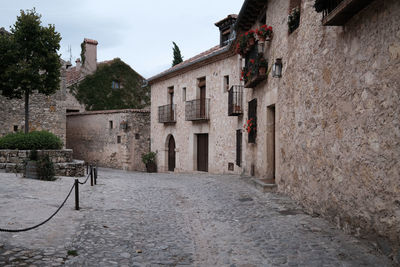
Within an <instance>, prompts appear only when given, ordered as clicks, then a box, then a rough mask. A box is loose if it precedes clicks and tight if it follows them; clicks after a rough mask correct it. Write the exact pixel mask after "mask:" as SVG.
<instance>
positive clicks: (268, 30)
mask: <svg viewBox="0 0 400 267" xmlns="http://www.w3.org/2000/svg"><path fill="white" fill-rule="evenodd" d="M272 33H273V32H272V27H271V26H268V25H266V24H264V25H262V26H261V27H260V29H257V36H258V41H259V42H260V43H264V42H265V41H270V40H271V38H272Z"/></svg>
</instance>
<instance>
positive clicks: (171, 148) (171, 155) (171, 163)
mask: <svg viewBox="0 0 400 267" xmlns="http://www.w3.org/2000/svg"><path fill="white" fill-rule="evenodd" d="M174 169H175V139H174V137H173V136H171V137H170V138H169V141H168V171H171V172H173V171H174Z"/></svg>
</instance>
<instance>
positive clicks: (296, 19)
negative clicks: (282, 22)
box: [288, 0, 301, 34]
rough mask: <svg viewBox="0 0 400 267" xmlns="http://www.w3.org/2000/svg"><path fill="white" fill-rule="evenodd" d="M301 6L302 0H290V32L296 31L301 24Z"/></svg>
mask: <svg viewBox="0 0 400 267" xmlns="http://www.w3.org/2000/svg"><path fill="white" fill-rule="evenodd" d="M300 6H301V0H290V4H289V15H288V27H289V34H291V33H292V32H294V31H295V30H296V29H297V28H298V27H299V25H300Z"/></svg>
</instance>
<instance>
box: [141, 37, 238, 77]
mask: <svg viewBox="0 0 400 267" xmlns="http://www.w3.org/2000/svg"><path fill="white" fill-rule="evenodd" d="M229 49H230V45H227V46H223V47H221V46H219V45H217V46H214V47H212V48H210V49H208V50H206V51H204V52H202V53H200V54H198V55H196V56H194V57H192V58H189V59H187V60H185V61H183V62H181V63H179V64H178V65H175V66H173V67H172V68H169V69H167V70H165V71H163V72H161V73H159V74H157V75H155V76H153V77H151V78H149V79H148V81H149V82H150V83H151V82H152V81H154V80H156V79H158V78H161V77H163V76H165V75H167V74H170V73H173V72H176V71H178V70H182V69H184V68H186V67H188V66H191V65H193V64H195V63H197V62H201V61H203V60H206V59H208V58H210V57H213V56H216V55H219V54H220V53H222V52H225V51H228V50H229Z"/></svg>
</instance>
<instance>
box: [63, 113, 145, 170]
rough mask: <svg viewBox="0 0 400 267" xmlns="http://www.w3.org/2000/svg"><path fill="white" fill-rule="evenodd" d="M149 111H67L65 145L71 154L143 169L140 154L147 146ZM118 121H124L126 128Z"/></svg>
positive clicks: (106, 164)
mask: <svg viewBox="0 0 400 267" xmlns="http://www.w3.org/2000/svg"><path fill="white" fill-rule="evenodd" d="M149 113H150V112H149V111H146V110H133V109H127V110H110V111H91V112H84V113H79V114H77V113H72V114H68V115H67V147H68V148H71V149H73V151H74V154H73V155H74V158H77V159H82V160H85V161H87V162H90V163H95V162H96V163H97V164H98V165H99V166H102V167H109V168H118V169H124V170H134V171H144V170H145V166H144V164H143V163H142V158H141V156H142V154H144V153H147V152H149V148H150V114H149ZM122 122H127V128H126V129H123V127H122V124H121V123H122ZM110 124H112V127H111V125H110ZM119 139H120V143H118V140H119Z"/></svg>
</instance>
